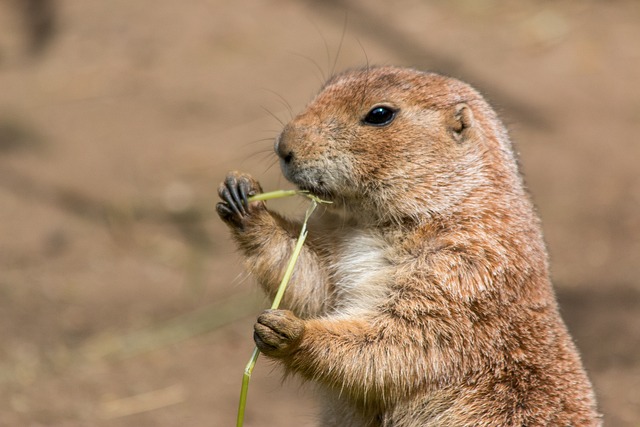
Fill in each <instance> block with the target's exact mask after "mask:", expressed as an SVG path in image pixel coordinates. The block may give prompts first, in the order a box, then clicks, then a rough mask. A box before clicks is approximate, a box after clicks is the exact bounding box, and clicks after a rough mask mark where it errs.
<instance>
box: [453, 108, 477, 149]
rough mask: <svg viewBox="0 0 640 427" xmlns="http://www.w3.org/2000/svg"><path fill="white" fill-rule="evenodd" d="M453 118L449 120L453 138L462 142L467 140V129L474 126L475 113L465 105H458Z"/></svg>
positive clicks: (454, 109)
mask: <svg viewBox="0 0 640 427" xmlns="http://www.w3.org/2000/svg"><path fill="white" fill-rule="evenodd" d="M451 113H452V116H451V117H450V118H449V120H450V121H449V128H450V129H451V133H452V134H453V138H454V139H455V140H456V141H458V142H461V141H462V140H464V139H465V134H466V131H467V129H470V128H472V127H473V125H474V120H473V111H471V108H469V106H468V105H467V104H465V103H460V104H457V105H456V106H455V107H454V108H453V111H452V112H451Z"/></svg>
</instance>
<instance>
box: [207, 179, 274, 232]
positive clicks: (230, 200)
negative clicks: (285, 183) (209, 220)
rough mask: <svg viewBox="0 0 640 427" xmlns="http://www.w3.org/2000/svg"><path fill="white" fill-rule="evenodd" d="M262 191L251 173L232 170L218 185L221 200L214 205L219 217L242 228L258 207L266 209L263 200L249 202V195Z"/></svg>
mask: <svg viewBox="0 0 640 427" xmlns="http://www.w3.org/2000/svg"><path fill="white" fill-rule="evenodd" d="M261 192H262V188H261V187H260V184H259V183H258V181H257V180H255V179H254V178H253V177H252V176H251V175H249V174H246V173H242V172H237V171H232V172H229V173H228V174H227V176H226V177H225V179H224V181H223V182H222V183H221V184H220V186H219V187H218V195H219V196H220V198H221V199H222V202H220V203H218V204H217V205H216V210H217V211H218V215H219V216H220V218H221V219H222V220H223V221H224V222H226V223H227V224H229V225H232V226H234V227H238V228H242V227H243V226H244V222H245V221H246V220H247V219H248V217H249V216H250V215H251V214H253V213H255V212H256V211H257V210H259V209H266V207H265V204H264V202H253V203H249V197H251V196H253V195H256V194H258V193H261Z"/></svg>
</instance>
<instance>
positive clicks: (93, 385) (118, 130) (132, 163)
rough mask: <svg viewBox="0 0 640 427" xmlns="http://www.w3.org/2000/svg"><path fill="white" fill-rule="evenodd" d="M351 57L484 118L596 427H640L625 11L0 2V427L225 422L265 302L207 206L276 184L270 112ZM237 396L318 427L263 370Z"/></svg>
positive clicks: (622, 4) (634, 116)
mask: <svg viewBox="0 0 640 427" xmlns="http://www.w3.org/2000/svg"><path fill="white" fill-rule="evenodd" d="M367 62H369V63H377V64H380V63H382V64H398V65H410V66H415V67H419V68H423V69H430V70H436V71H440V72H444V73H447V74H451V75H454V76H457V77H460V78H462V79H464V80H467V81H469V82H471V83H473V84H474V85H476V86H477V87H478V88H479V89H480V90H481V91H482V92H484V93H485V94H486V95H487V97H488V98H489V99H490V100H491V101H492V102H493V104H494V105H495V106H496V108H497V109H498V110H499V112H500V114H501V116H502V117H503V118H504V119H505V121H506V123H507V124H508V126H509V128H510V131H511V133H512V136H513V138H514V140H515V141H516V143H517V147H518V151H519V152H520V155H521V162H522V168H523V171H524V173H525V176H526V180H527V183H528V185H529V187H530V190H531V192H532V194H533V197H534V200H535V202H536V204H537V206H538V208H539V212H540V214H541V216H542V219H543V224H544V229H545V235H546V239H547V242H548V244H549V248H550V252H551V257H552V265H553V276H554V282H555V284H556V289H557V294H558V298H559V300H560V303H561V306H562V312H563V315H564V317H565V319H566V321H567V323H568V325H569V327H570V329H571V331H572V333H573V335H574V337H575V339H576V342H577V345H578V347H579V348H580V350H581V351H582V354H583V358H584V362H585V364H586V366H587V369H588V371H589V374H590V376H591V378H592V380H593V382H594V384H595V388H596V390H597V394H598V398H599V402H600V406H601V411H602V412H603V413H604V414H605V419H606V423H607V425H609V426H636V427H637V426H640V279H639V277H640V173H639V170H640V169H639V168H638V161H639V160H640V138H639V137H638V135H639V134H640V78H639V77H638V76H640V3H638V2H637V1H631V0H629V1H622V0H618V1H610V2H598V1H590V0H585V1H582V2H573V1H568V0H564V1H554V2H550V1H543V2H539V1H535V2H534V1H522V2H508V1H500V0H492V1H489V0H483V1H463V0H455V1H443V0H433V1H425V0H423V1H419V0H401V1H397V2H393V5H392V4H391V2H384V1H380V0H368V1H364V0H330V1H324V2H312V1H310V0H309V1H285V0H270V1H264V2H257V1H248V0H239V1H235V2H229V1H226V2H224V1H217V0H193V1H189V2H178V1H175V0H174V1H163V2H157V1H152V0H138V1H135V2H130V1H124V0H115V1H110V2H96V1H92V2H87V1H81V0H28V1H27V0H24V1H22V0H20V1H19V0H11V1H10V0H0V236H1V239H0V272H1V274H0V342H1V343H2V344H1V345H0V425H3V426H45V425H52V426H97V425H104V426H176V425H188V426H230V425H234V422H235V413H236V405H237V398H238V392H239V387H240V380H241V375H242V370H243V368H244V365H245V363H246V361H247V359H248V358H249V355H250V353H251V350H252V348H253V343H252V340H251V326H252V323H253V320H254V319H255V316H256V314H257V313H259V312H260V310H261V307H262V306H263V303H264V302H263V300H262V298H261V296H260V295H259V293H258V292H257V291H255V290H254V288H255V286H254V283H253V282H252V280H251V279H249V278H247V277H246V275H245V274H244V272H243V270H242V267H241V264H240V259H239V257H238V256H237V254H236V253H235V252H234V248H233V246H232V244H231V242H230V241H229V238H228V235H227V232H226V230H225V229H224V227H223V226H222V224H221V223H220V221H219V220H218V219H217V217H216V215H215V212H214V210H213V206H214V202H215V200H216V197H215V188H216V187H217V184H218V182H219V181H220V180H221V179H222V178H223V176H224V174H225V172H226V171H227V170H229V169H242V170H246V171H248V172H251V173H252V174H254V175H255V176H256V177H259V178H260V180H261V181H262V183H263V186H264V187H265V189H269V190H271V189H277V188H283V187H286V186H287V184H286V182H284V180H283V179H282V178H281V175H280V172H279V170H278V167H277V166H275V158H274V156H273V154H271V147H272V140H273V137H274V136H275V135H276V134H277V132H278V130H279V129H280V128H281V126H282V125H281V124H280V123H279V121H286V120H287V119H288V118H289V117H290V111H289V107H288V105H287V104H289V105H290V106H291V108H292V110H293V111H294V112H295V111H298V110H299V109H301V108H302V107H303V106H304V104H305V102H307V101H308V100H309V99H310V97H311V96H312V95H313V93H315V91H316V90H317V89H318V88H319V86H320V84H321V82H322V81H323V80H324V79H325V78H326V77H327V75H329V74H331V72H332V71H334V70H342V69H344V68H346V67H350V66H356V65H364V64H366V63H367ZM285 100H286V101H285ZM275 206H276V208H277V209H281V210H283V211H290V210H292V209H293V210H295V209H296V208H297V206H296V204H295V203H294V204H291V203H290V204H286V203H284V202H278V204H276V205H275ZM251 384H252V385H251V390H250V396H249V406H248V410H247V421H246V423H245V425H246V426H247V427H251V426H275V425H277V426H304V425H313V421H314V407H313V396H312V392H311V391H310V390H307V389H305V388H304V387H302V388H301V387H300V386H299V385H298V384H296V383H291V382H287V383H285V384H284V385H283V384H281V382H280V373H279V371H278V369H277V368H274V367H272V366H270V365H269V364H268V363H265V362H264V360H261V361H260V362H259V363H258V366H257V368H256V371H255V374H254V378H253V380H252V383H251Z"/></svg>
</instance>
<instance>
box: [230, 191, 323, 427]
mask: <svg viewBox="0 0 640 427" xmlns="http://www.w3.org/2000/svg"><path fill="white" fill-rule="evenodd" d="M296 194H300V192H298V191H295V190H291V191H284V190H280V191H272V192H270V193H262V194H258V195H256V196H252V197H250V198H249V201H250V202H252V201H257V200H270V199H276V198H280V197H288V196H294V195H296ZM305 195H306V194H305ZM258 196H263V197H262V198H259V199H258ZM306 196H307V197H309V198H310V199H311V205H310V206H309V208H308V209H307V212H306V213H305V216H304V222H303V223H302V228H301V229H300V235H299V236H298V240H297V241H296V245H295V247H294V249H293V253H292V254H291V258H289V263H288V264H287V268H286V270H285V272H284V276H282V281H281V282H280V285H279V286H278V291H277V292H276V296H275V297H274V298H273V303H272V304H271V308H272V309H274V310H275V309H277V308H278V307H279V306H280V302H281V301H282V297H283V296H284V291H285V290H286V289H287V285H288V284H289V280H291V275H292V274H293V269H294V268H295V266H296V262H297V261H298V257H299V256H300V251H302V245H304V241H305V239H306V238H307V222H308V221H309V217H310V216H311V214H312V213H313V211H314V210H315V209H316V207H317V206H318V203H324V200H321V199H318V198H317V197H315V196H310V195H306ZM259 356H260V350H258V347H256V348H254V349H253V353H252V354H251V359H249V363H247V366H246V367H245V368H244V375H243V377H242V388H241V389H240V402H239V404H238V417H237V420H236V427H242V426H243V424H244V412H245V408H246V406H247V393H248V391H249V381H250V380H251V374H252V373H253V368H254V367H255V366H256V362H257V360H258V357H259Z"/></svg>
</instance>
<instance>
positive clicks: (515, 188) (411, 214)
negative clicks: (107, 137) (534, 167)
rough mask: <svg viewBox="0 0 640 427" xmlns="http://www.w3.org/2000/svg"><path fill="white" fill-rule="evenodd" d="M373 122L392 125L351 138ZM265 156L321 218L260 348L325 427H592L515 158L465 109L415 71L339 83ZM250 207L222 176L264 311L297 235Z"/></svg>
mask: <svg viewBox="0 0 640 427" xmlns="http://www.w3.org/2000/svg"><path fill="white" fill-rule="evenodd" d="M379 105H384V106H388V107H392V108H393V109H395V110H397V113H396V116H395V119H394V120H393V121H392V122H391V123H389V124H387V125H385V126H371V125H367V124H366V123H363V117H365V116H366V115H367V113H368V112H369V111H370V110H371V109H372V108H373V107H374V106H379ZM276 151H277V153H278V155H279V156H280V158H281V165H282V169H283V172H284V174H285V176H286V177H287V179H289V180H290V181H292V182H293V183H294V184H296V185H297V186H298V187H300V188H302V189H306V190H309V191H311V192H312V193H315V194H317V195H319V196H320V197H323V198H325V199H329V200H331V201H333V202H334V203H333V205H332V206H331V207H329V208H328V209H327V210H326V211H325V212H321V213H319V214H317V215H316V216H315V217H314V222H313V223H312V224H310V226H309V230H310V231H309V238H308V244H306V245H305V248H304V250H303V252H302V254H301V256H300V259H299V261H298V265H297V267H296V270H295V273H294V276H293V279H292V282H291V285H290V287H289V289H288V290H287V293H286V295H285V300H284V303H285V304H286V306H287V308H289V309H290V310H292V311H287V310H275V311H266V312H265V313H263V314H262V315H261V316H260V317H259V319H258V322H257V323H256V327H255V338H256V343H257V344H258V346H259V348H260V349H261V350H262V352H263V353H265V354H266V355H267V356H269V357H272V358H273V359H275V360H277V361H279V362H280V363H282V365H283V366H284V367H285V369H286V370H287V371H288V372H290V373H295V374H298V375H300V376H302V377H303V378H305V379H307V380H309V381H313V382H315V383H317V384H318V385H320V388H321V394H322V396H323V402H324V403H323V410H322V415H321V420H322V421H321V423H320V425H323V426H398V427H399V426H403V427H409V426H597V425H600V420H599V418H598V416H597V413H596V410H595V401H594V396H593V392H592V389H591V385H590V383H589V381H588V379H587V377H586V375H585V372H584V370H583V367H582V364H581V362H580V359H579V356H578V353H577V351H576V349H575V347H574V345H573V343H572V341H571V338H570V336H569V334H568V332H567V329H566V327H565V325H564V323H563V321H562V319H561V318H560V315H559V313H558V307H557V305H556V301H555V297H554V293H553V290H552V288H551V284H550V280H549V273H548V265H547V254H546V250H545V247H544V243H543V239H542V235H541V229H540V223H539V220H538V218H537V216H536V214H535V212H534V209H533V207H532V204H531V202H530V200H529V197H528V196H527V194H526V191H525V189H524V186H523V183H522V180H521V177H520V175H519V173H518V169H517V164H516V160H515V158H514V154H513V150H512V147H511V143H510V141H509V138H508V136H507V133H506V131H505V129H504V127H503V125H502V124H501V122H500V121H499V119H498V118H497V117H496V114H495V113H494V111H493V110H492V109H491V107H490V106H489V105H488V104H487V103H486V101H485V100H484V99H483V98H482V96H481V95H479V94H478V92H476V91H475V90H474V89H472V88H471V87H469V86H468V85H466V84H464V83H462V82H460V81H458V80H455V79H452V78H448V77H444V76H440V75H437V74H431V73H422V72H418V71H415V70H411V69H402V68H394V67H379V68H367V69H361V70H353V71H349V72H346V73H343V74H340V75H337V76H335V77H333V78H332V79H331V80H330V81H329V82H327V84H326V85H325V87H324V88H323V90H322V91H321V92H320V93H319V94H318V95H317V97H316V98H315V99H314V100H313V101H312V102H311V103H310V105H308V106H307V108H306V110H305V111H304V112H303V113H302V114H300V115H299V116H297V117H296V118H294V119H293V120H292V121H291V122H290V123H289V124H288V125H287V126H286V127H285V128H284V130H283V132H282V134H281V135H280V136H279V138H278V140H277V143H276ZM236 191H238V192H239V195H235V194H234V193H235V192H236ZM259 191H261V189H260V186H259V184H258V183H257V181H255V180H254V179H253V178H251V177H250V176H249V175H246V174H242V173H239V172H231V173H230V174H229V175H228V176H227V179H226V181H225V182H224V183H223V184H221V187H220V195H221V197H222V198H223V200H224V202H223V203H220V204H219V205H218V210H219V213H220V215H221V217H222V218H223V219H224V220H225V221H226V222H227V223H228V224H229V225H230V227H231V230H232V232H233V235H234V237H235V239H236V241H237V243H238V245H239V247H240V249H241V250H242V252H243V253H244V255H245V257H246V261H247V265H248V266H249V268H250V269H251V271H252V273H253V274H254V275H255V277H256V278H257V279H258V281H259V283H260V284H261V286H262V287H263V288H264V290H265V291H266V292H267V294H269V295H273V294H274V293H275V290H276V288H277V286H278V283H279V281H280V277H281V275H282V273H283V269H284V266H285V264H286V262H287V260H288V258H289V256H290V254H291V251H292V248H293V246H294V243H295V238H296V236H297V233H298V231H299V228H300V223H299V222H295V221H290V220H287V219H284V218H283V217H281V216H279V215H278V214H276V213H274V212H271V211H269V210H267V208H266V206H265V204H264V203H262V202H255V203H251V204H248V203H246V202H245V201H244V199H245V195H244V194H243V193H249V194H251V193H256V192H259ZM234 210H237V212H236V211H234ZM294 313H295V314H294Z"/></svg>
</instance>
